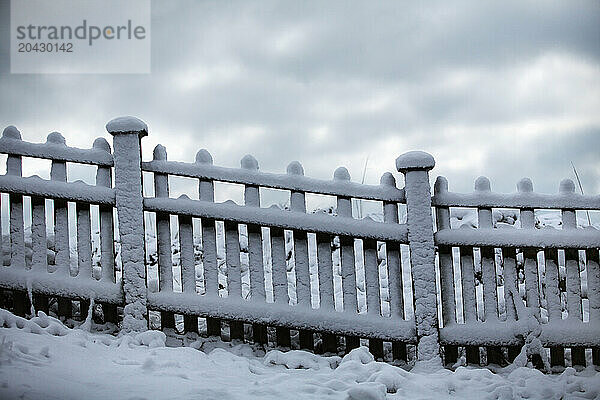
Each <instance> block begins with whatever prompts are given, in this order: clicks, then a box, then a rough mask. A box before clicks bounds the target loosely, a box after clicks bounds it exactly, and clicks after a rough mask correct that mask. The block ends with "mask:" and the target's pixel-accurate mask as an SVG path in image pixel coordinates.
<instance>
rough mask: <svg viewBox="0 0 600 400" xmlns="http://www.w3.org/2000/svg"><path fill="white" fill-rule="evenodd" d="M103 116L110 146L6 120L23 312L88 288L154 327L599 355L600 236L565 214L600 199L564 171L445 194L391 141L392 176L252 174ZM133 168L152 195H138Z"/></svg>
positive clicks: (505, 354) (291, 343)
mask: <svg viewBox="0 0 600 400" xmlns="http://www.w3.org/2000/svg"><path fill="white" fill-rule="evenodd" d="M107 130H108V131H109V133H110V134H111V135H112V136H113V148H114V150H113V153H112V154H111V148H110V146H109V144H108V143H107V142H106V140H104V139H96V141H95V142H94V144H93V146H92V148H91V149H77V148H72V147H68V146H66V143H65V140H64V138H63V137H62V136H61V135H60V134H58V133H51V134H50V135H49V136H48V139H47V142H46V143H44V144H35V143H27V142H25V141H23V140H21V136H20V133H19V131H18V130H17V129H16V128H14V127H8V128H6V129H5V130H4V133H3V136H2V138H0V153H4V154H7V155H8V156H7V169H6V171H7V172H6V174H5V175H0V192H1V193H5V194H3V195H2V203H3V204H4V205H5V206H8V207H7V208H8V212H4V213H0V227H2V226H8V227H9V235H8V236H3V235H0V249H9V251H8V252H7V253H8V254H7V256H6V257H4V259H3V261H4V264H7V265H6V266H5V267H2V268H0V288H2V289H3V290H4V292H5V293H4V294H6V293H10V295H9V296H4V294H3V296H2V297H1V298H0V300H1V301H2V306H4V307H8V308H12V309H13V311H15V312H16V313H18V314H21V315H25V314H27V313H28V312H30V306H31V304H30V303H31V302H32V303H33V306H34V307H35V309H39V310H44V311H46V312H47V311H48V310H49V308H51V307H52V309H53V310H55V312H56V313H57V314H59V315H60V316H64V317H72V315H71V313H72V310H77V307H73V306H74V305H75V306H77V305H78V306H79V317H85V315H86V312H87V310H88V308H89V306H90V301H92V300H93V301H94V302H95V303H99V304H101V305H102V314H103V316H102V318H103V320H104V321H105V322H117V316H118V314H121V313H122V315H123V316H122V326H121V327H122V329H123V330H124V331H139V330H144V329H147V328H148V326H149V321H148V316H149V315H151V316H155V315H157V314H158V313H160V323H161V327H162V328H163V329H173V328H177V329H179V330H183V331H185V332H186V333H187V332H194V333H195V332H198V331H199V327H200V326H202V324H201V322H202V321H204V320H205V321H206V333H207V334H208V335H221V334H223V335H224V337H229V338H231V339H238V340H252V341H254V342H255V343H267V342H268V341H270V340H274V341H275V342H276V343H277V345H279V346H283V347H300V348H304V349H313V348H315V343H317V344H319V343H320V344H319V346H320V349H321V350H322V351H336V350H338V349H340V348H341V347H345V350H346V351H349V350H350V349H352V348H354V347H357V346H358V345H359V344H360V340H361V339H368V341H369V347H370V350H371V351H372V353H373V354H374V355H376V356H377V357H383V355H384V342H388V343H390V342H391V346H389V347H388V348H391V350H392V351H391V354H393V356H394V358H395V359H404V360H406V359H408V358H409V356H408V354H407V349H410V348H412V347H413V346H415V345H416V349H417V352H416V355H417V358H419V359H435V358H439V348H440V346H443V348H444V356H445V359H446V362H447V363H454V362H455V361H456V360H457V359H459V358H460V357H459V354H460V353H461V352H463V351H464V353H465V361H466V362H468V363H477V364H478V363H480V350H481V349H485V351H484V352H483V354H485V358H486V359H487V362H489V363H498V364H502V363H503V362H505V361H506V359H508V360H511V359H513V358H514V357H516V356H517V354H518V352H519V349H520V347H521V346H522V345H523V343H527V345H528V347H527V348H528V349H529V350H528V351H529V353H534V352H536V351H537V352H538V353H540V354H539V355H543V354H544V352H543V351H539V350H540V349H541V348H542V345H543V346H546V347H548V348H550V356H551V357H550V360H551V363H552V364H554V365H564V363H565V357H566V358H570V359H571V363H572V364H573V365H583V364H585V360H586V352H589V353H591V357H592V360H593V362H594V363H595V364H598V363H600V352H599V349H600V339H599V338H600V275H599V274H600V271H599V267H598V258H599V257H598V249H599V248H600V234H599V232H598V230H597V229H594V228H592V227H587V228H580V229H577V219H576V216H577V211H581V210H599V209H600V196H582V195H577V194H575V193H574V185H573V182H571V181H569V180H565V181H563V182H562V183H561V186H560V194H558V195H540V194H535V193H533V188H532V184H531V182H530V181H529V180H523V181H521V182H520V183H519V185H518V190H519V193H517V194H514V195H502V194H496V193H492V192H491V190H490V183H489V181H488V180H487V179H486V178H480V179H478V180H477V182H476V185H475V189H476V190H475V192H474V193H473V194H457V193H451V192H449V191H448V184H447V182H446V180H445V179H444V178H441V177H440V178H438V179H437V181H436V183H435V189H434V195H433V197H432V196H431V193H430V185H429V170H431V169H432V168H433V167H434V160H433V158H432V157H431V156H430V155H428V154H426V153H422V152H409V153H406V154H403V155H401V156H400V157H398V159H397V160H396V168H397V170H398V171H400V172H401V173H402V174H403V175H404V178H405V179H404V180H405V187H404V188H398V187H397V185H396V181H395V179H394V176H393V175H392V174H391V173H389V172H388V173H385V174H384V175H383V176H382V178H381V181H380V184H379V185H364V184H357V183H353V182H351V181H350V175H349V174H348V171H347V170H346V169H345V168H343V167H340V168H338V169H337V170H336V171H335V173H334V176H333V180H320V179H313V178H308V177H305V176H304V169H303V167H302V165H301V164H300V163H298V162H292V163H290V164H289V165H288V167H287V171H286V173H284V174H273V173H264V172H259V169H258V162H257V161H256V159H254V158H253V157H252V156H249V155H248V156H245V157H244V158H242V160H241V168H224V167H218V166H215V165H213V160H212V157H211V155H210V153H208V151H206V150H204V149H203V150H200V151H198V153H197V155H196V159H195V162H192V163H184V162H175V161H169V160H167V152H166V149H165V148H164V147H163V146H161V145H159V146H157V147H156V148H155V149H154V156H153V159H152V160H151V161H147V162H143V161H142V157H141V139H142V137H144V136H146V135H147V131H148V130H147V127H146V125H145V124H144V123H143V122H142V121H140V120H137V119H135V118H131V117H126V118H117V119H115V120H113V121H111V122H109V123H108V124H107ZM23 157H28V158H31V157H32V158H42V159H47V160H51V170H50V179H49V180H46V179H41V178H39V177H22V159H23ZM67 163H75V164H88V165H92V166H95V167H96V182H95V185H89V184H86V183H83V182H68V180H67V168H66V164H67ZM113 174H114V184H113V182H112V178H113ZM144 176H145V177H146V179H147V178H149V177H151V178H152V183H153V187H154V191H153V195H149V194H146V195H144V192H143V188H144V187H147V185H146V186H145V185H143V181H144ZM176 177H184V178H186V179H187V180H188V182H192V183H191V184H192V185H193V188H192V189H193V190H192V192H194V193H197V199H191V198H189V197H187V196H180V197H179V198H174V197H173V195H172V193H171V192H170V186H169V182H170V181H172V180H173V179H177V178H176ZM223 182H225V183H234V184H237V185H241V186H243V193H244V195H243V205H239V204H236V203H235V202H233V201H231V200H229V201H226V202H222V203H217V202H215V187H216V185H218V184H220V183H223ZM188 189H189V188H188ZM261 189H278V190H282V191H286V192H287V194H288V204H289V207H288V209H282V208H281V207H277V206H272V207H270V208H265V207H262V206H261V205H262V204H261V203H262V202H264V198H263V199H262V200H263V201H261V193H262V191H261ZM313 194H317V195H327V196H334V197H335V207H334V209H335V212H333V214H334V215H329V214H327V213H310V212H307V206H306V204H307V197H308V196H309V195H313ZM193 197H194V198H196V196H195V195H194V196H193ZM360 200H373V201H376V202H379V203H380V204H381V209H382V211H383V216H382V218H381V220H378V221H376V220H374V219H372V218H370V217H366V218H356V217H355V216H354V215H353V212H352V204H353V202H356V201H360ZM404 208H405V209H406V223H404V222H401V221H402V219H400V218H399V213H400V210H401V209H402V212H403V211H404ZM461 209H462V210H464V209H467V210H471V212H472V213H474V214H476V215H477V218H476V221H477V222H476V223H473V224H472V226H473V228H465V227H463V228H459V226H458V225H460V223H459V220H460V219H462V220H464V219H466V218H465V215H467V214H468V212H467V213H465V212H460V210H461ZM546 209H550V210H556V212H558V213H560V214H561V221H562V229H551V228H542V229H538V228H540V227H539V226H537V225H539V224H538V221H537V220H536V215H537V214H536V213H538V212H539V210H546ZM432 210H433V211H435V213H434V214H435V218H434V215H432ZM507 210H512V211H507ZM5 211H6V210H5ZM115 211H116V213H115ZM4 215H8V216H9V221H8V223H6V222H5V223H4V225H3V224H2V221H1V218H2V216H4ZM28 221H30V223H28ZM515 221H520V228H519V229H516V228H514V227H512V226H510V225H511V224H514V222H515ZM434 224H435V229H434ZM507 226H508V228H506V227H507ZM115 227H118V229H115ZM503 228H506V229H503ZM434 231H435V233H434ZM154 232H155V233H154ZM6 238H8V239H9V241H8V242H6ZM95 238H96V239H95ZM3 239H4V243H3V242H2V241H3ZM174 239H175V240H174ZM97 243H99V244H97ZM92 244H94V245H93V246H92ZM96 244H97V245H96ZM154 248H156V257H154V250H153V249H154ZM407 248H408V249H407ZM436 249H437V261H436ZM407 250H409V251H407ZM0 253H2V254H4V252H2V251H0ZM153 260H156V263H155V262H154V261H153ZM155 267H157V270H155V269H154V268H155ZM119 269H120V271H119ZM154 274H157V278H158V279H157V282H154V281H153V280H151V277H153V276H154ZM436 279H439V282H440V283H441V284H440V286H436ZM563 282H564V284H563ZM438 295H439V296H440V299H441V302H439V303H438V301H437V296H438ZM521 297H523V299H524V301H522V300H521ZM49 299H52V303H50V304H49ZM55 299H56V303H57V307H56V308H54V301H55ZM524 304H526V305H527V308H525V307H524ZM117 307H119V310H117ZM120 308H122V310H120ZM117 311H118V312H117ZM438 311H439V312H440V316H441V321H439V324H438ZM96 314H98V313H97V312H96ZM566 315H568V317H566V318H565V316H566ZM199 318H203V320H199ZM177 321H182V323H180V324H179V323H177ZM440 324H441V327H439V325H440ZM250 326H251V329H250ZM268 328H269V329H268ZM270 328H273V329H270ZM227 331H228V334H227ZM250 332H251V333H250ZM268 332H273V334H272V335H269V334H268ZM296 332H297V335H296V334H295V333H296ZM293 333H294V334H293ZM536 346H537V347H536ZM463 348H464V350H463ZM565 349H566V350H565ZM586 349H587V350H586ZM543 358H544V357H541V358H540V359H539V360H538V361H540V362H542V361H543ZM534 359H535V357H534Z"/></svg>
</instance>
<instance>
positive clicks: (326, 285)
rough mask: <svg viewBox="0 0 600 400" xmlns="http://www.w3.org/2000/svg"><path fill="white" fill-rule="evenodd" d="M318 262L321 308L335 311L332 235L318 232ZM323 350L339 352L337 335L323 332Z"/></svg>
mask: <svg viewBox="0 0 600 400" xmlns="http://www.w3.org/2000/svg"><path fill="white" fill-rule="evenodd" d="M316 236H317V264H318V271H319V308H320V309H322V310H324V311H333V310H335V307H334V302H333V301H334V299H333V262H332V258H331V236H330V235H328V234H323V233H317V234H316ZM321 339H322V344H323V352H325V353H328V352H331V353H335V352H337V337H336V336H335V335H333V334H330V333H322V334H321Z"/></svg>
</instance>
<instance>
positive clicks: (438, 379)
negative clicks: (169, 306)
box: [0, 309, 600, 400]
mask: <svg viewBox="0 0 600 400" xmlns="http://www.w3.org/2000/svg"><path fill="white" fill-rule="evenodd" d="M92 328H93V325H92ZM165 339H166V338H165V334H164V333H162V332H160V331H147V332H144V333H140V334H137V335H127V334H124V335H122V336H119V337H115V336H112V335H108V334H104V333H94V331H93V329H92V332H87V331H85V330H83V329H70V328H67V327H65V326H64V325H63V324H62V323H61V322H60V321H58V320H56V319H55V318H52V317H49V316H47V315H45V314H43V313H38V316H37V317H34V318H32V319H30V320H27V319H24V318H20V317H17V316H14V315H13V314H11V313H10V312H8V311H5V310H1V309H0V398H1V399H13V398H23V399H29V400H32V399H35V400H37V399H65V400H70V399H82V398H85V399H106V398H111V399H113V400H119V399H195V398H205V399H240V400H241V399H244V400H245V399H293V400H302V399H322V398H327V399H333V400H358V399H360V400H383V399H405V398H410V399H463V398H476V399H525V398H527V399H530V400H536V399H561V398H564V399H567V398H569V399H594V398H598V397H599V396H600V372H598V371H596V370H595V369H594V368H593V367H590V368H588V369H586V370H583V371H579V372H577V371H576V370H574V369H573V368H566V369H565V370H564V371H563V372H562V373H561V374H553V375H551V374H543V373H542V372H540V371H538V370H535V369H532V368H525V367H517V368H513V369H507V368H505V369H499V370H498V371H497V373H493V372H491V371H490V370H488V369H485V368H473V367H458V368H457V369H456V371H454V372H453V371H450V370H447V369H443V368H433V367H432V366H428V365H426V364H422V363H417V365H415V366H414V367H413V368H412V369H411V370H410V371H407V370H405V369H403V368H399V367H396V366H393V365H390V364H386V363H383V362H377V361H374V359H373V356H372V355H371V354H370V353H369V351H368V349H367V348H366V347H359V348H357V349H354V350H352V351H351V352H350V353H349V354H347V355H346V356H344V357H343V358H340V357H322V356H318V355H315V354H311V353H308V352H304V351H298V350H296V351H289V352H281V351H279V350H273V351H269V352H267V354H266V355H264V356H262V353H261V351H260V350H259V349H258V348H257V349H255V350H254V351H252V346H250V345H248V344H243V345H240V344H237V345H234V344H232V343H227V342H222V341H218V340H217V339H215V338H209V339H202V338H198V339H197V341H196V342H194V343H195V344H196V345H197V346H195V347H198V348H202V349H206V351H199V350H196V349H195V348H192V347H176V348H172V347H165ZM202 341H204V344H207V343H212V342H214V344H215V345H217V346H219V347H216V348H215V347H212V348H210V350H211V351H209V347H210V346H204V345H202V343H198V342H202ZM228 346H229V347H228ZM121 377H126V379H119V378H121Z"/></svg>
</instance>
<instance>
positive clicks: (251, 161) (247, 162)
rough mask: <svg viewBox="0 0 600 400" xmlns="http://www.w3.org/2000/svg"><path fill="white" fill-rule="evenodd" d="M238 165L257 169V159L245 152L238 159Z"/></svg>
mask: <svg viewBox="0 0 600 400" xmlns="http://www.w3.org/2000/svg"><path fill="white" fill-rule="evenodd" d="M240 165H241V167H242V168H244V169H251V170H254V171H257V170H258V161H257V160H256V158H254V156H252V155H250V154H246V155H245V156H244V157H242V159H241V160H240Z"/></svg>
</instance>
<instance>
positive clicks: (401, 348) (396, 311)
mask: <svg viewBox="0 0 600 400" xmlns="http://www.w3.org/2000/svg"><path fill="white" fill-rule="evenodd" d="M380 184H381V185H384V186H389V187H393V188H396V179H395V178H394V175H392V174H391V173H390V172H386V173H385V174H383V175H382V176H381V179H380ZM383 222H385V223H386V224H398V222H399V221H398V203H395V202H388V201H384V202H383ZM352 249H353V250H354V246H353V247H352ZM385 249H386V264H387V272H388V288H389V293H390V296H389V297H390V312H391V316H392V318H398V319H399V320H403V319H404V289H403V280H402V263H401V260H400V243H397V242H386V244H385ZM354 297H355V298H356V294H355V296H354ZM392 356H393V357H394V360H404V361H408V360H407V352H406V343H403V342H399V341H394V342H392Z"/></svg>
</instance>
